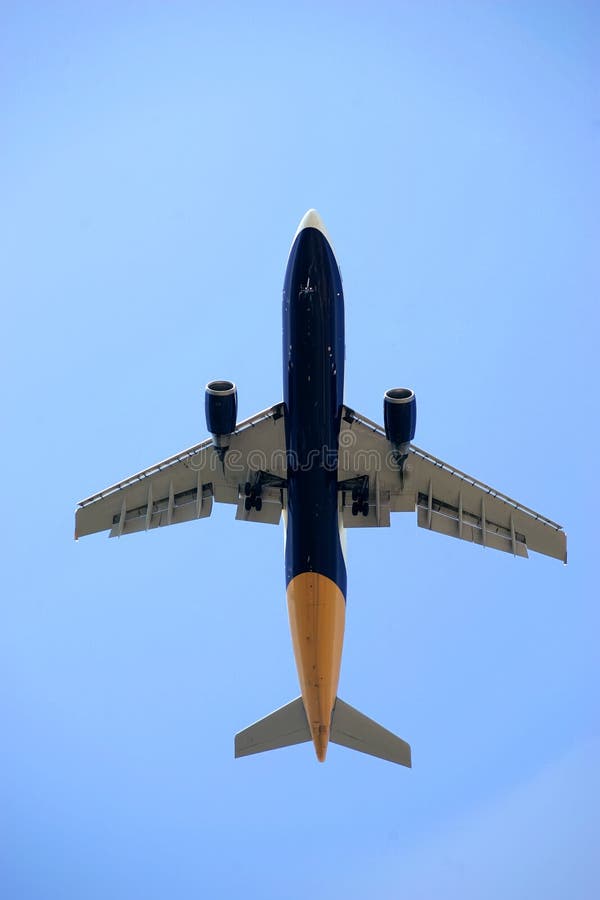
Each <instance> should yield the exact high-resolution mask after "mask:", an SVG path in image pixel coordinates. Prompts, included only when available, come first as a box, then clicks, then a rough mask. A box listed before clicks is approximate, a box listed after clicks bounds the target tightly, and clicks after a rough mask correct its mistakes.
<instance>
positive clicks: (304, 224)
mask: <svg viewBox="0 0 600 900" xmlns="http://www.w3.org/2000/svg"><path fill="white" fill-rule="evenodd" d="M304 228H316V229H317V231H321V232H323V233H324V232H325V225H324V224H323V219H322V218H321V216H320V215H319V213H318V212H317V211H316V209H309V210H308V212H306V213H304V216H303V217H302V220H301V222H300V224H299V225H298V231H302V230H303V229H304Z"/></svg>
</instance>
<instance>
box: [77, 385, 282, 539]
mask: <svg viewBox="0 0 600 900" xmlns="http://www.w3.org/2000/svg"><path fill="white" fill-rule="evenodd" d="M285 475H286V452H285V429H284V420H283V404H281V403H280V404H277V405H276V406H273V407H271V408H270V409H267V410H264V411H263V412H261V413H258V414H257V415H255V416H252V417H251V418H250V419H246V420H245V421H244V422H241V423H240V424H239V425H238V426H237V428H236V431H235V432H234V434H233V435H232V436H231V443H230V448H229V451H228V452H227V454H226V456H225V460H224V462H222V461H221V460H220V458H219V455H218V453H217V452H216V451H215V449H214V447H213V445H212V441H211V440H207V441H203V442H202V443H201V444H196V445H195V446H193V447H190V448H189V449H187V450H184V451H182V452H181V453H178V454H176V455H175V456H172V457H169V458H168V459H165V460H163V461H162V462H160V463H157V464H156V465H154V466H151V467H150V468H148V469H144V470H142V471H141V472H138V473H137V474H136V475H132V476H131V477H130V478H126V479H124V480H123V481H121V482H118V483H117V484H114V485H111V486H110V487H108V488H106V489H105V490H103V491H100V492H99V493H97V494H93V495H92V496H91V497H88V498H87V499H86V500H82V501H81V503H80V504H79V506H78V508H77V511H76V514H75V537H76V538H79V537H83V536H84V535H86V534H93V533H95V532H99V531H108V532H110V537H120V536H121V535H124V534H133V533H135V532H137V531H147V530H150V529H152V528H160V527H163V526H165V525H175V524H178V523H180V522H189V521H191V520H192V519H202V518H206V517H207V516H210V514H211V512H212V507H213V502H214V501H216V502H217V503H230V504H234V505H236V506H237V512H236V518H238V519H243V520H247V521H255V522H266V523H270V524H277V523H278V522H279V519H280V517H281V510H282V509H283V508H284V507H285V494H286V486H285ZM247 483H250V484H252V485H253V487H255V486H256V485H259V484H260V495H261V501H262V502H261V504H260V509H256V508H255V507H253V508H252V509H251V510H247V509H246V504H245V492H244V488H245V485H246V484H247Z"/></svg>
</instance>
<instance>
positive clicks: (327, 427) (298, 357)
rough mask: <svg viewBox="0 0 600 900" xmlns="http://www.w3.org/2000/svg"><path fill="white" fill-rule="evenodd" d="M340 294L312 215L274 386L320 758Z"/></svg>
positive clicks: (303, 672)
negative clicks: (280, 408)
mask: <svg viewBox="0 0 600 900" xmlns="http://www.w3.org/2000/svg"><path fill="white" fill-rule="evenodd" d="M344 355H345V344H344V295H343V290H342V279H341V275H340V270H339V267H338V264H337V261H336V258H335V254H334V252H333V249H332V247H331V244H330V242H329V240H328V238H327V235H326V232H325V229H324V226H323V223H322V222H321V220H320V218H319V216H318V215H317V213H315V212H314V210H311V211H310V212H308V213H307V214H306V216H305V217H304V219H303V220H302V222H301V223H300V227H299V229H298V232H297V234H296V237H295V238H294V242H293V244H292V248H291V250H290V256H289V259H288V265H287V270H286V275H285V282H284V288H283V390H284V402H285V406H286V415H285V427H286V445H287V452H288V470H287V483H288V490H287V511H286V545H285V569H286V585H287V601H288V611H289V617H290V629H291V633H292V642H293V645H294V654H295V658H296V666H297V668H298V677H299V681H300V687H301V691H302V698H303V701H304V707H305V710H306V715H307V719H308V722H309V726H310V730H311V735H312V738H313V742H314V745H315V750H316V752H317V756H318V758H319V759H320V760H321V761H322V760H324V759H325V754H326V751H327V744H328V741H329V728H330V722H331V714H332V709H333V705H334V703H335V699H336V695H337V686H338V680H339V673H340V662H341V654H342V643H343V635H344V622H345V607H346V564H345V560H344V553H343V546H342V545H343V534H342V527H341V518H340V512H339V501H338V487H337V481H338V441H339V432H340V423H341V414H342V402H343V386H344Z"/></svg>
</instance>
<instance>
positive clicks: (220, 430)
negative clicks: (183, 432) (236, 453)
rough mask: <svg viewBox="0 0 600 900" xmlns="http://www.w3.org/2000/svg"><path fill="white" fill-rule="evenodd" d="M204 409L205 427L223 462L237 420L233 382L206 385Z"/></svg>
mask: <svg viewBox="0 0 600 900" xmlns="http://www.w3.org/2000/svg"><path fill="white" fill-rule="evenodd" d="M205 409H206V427H207V428H208V430H209V432H210V433H211V435H212V439H213V444H214V445H215V447H216V449H217V452H218V454H219V456H220V458H221V460H223V459H224V457H225V453H226V451H227V449H228V448H229V442H230V437H231V435H232V434H233V432H234V431H235V423H236V419H237V388H236V386H235V384H234V383H233V381H209V382H208V384H207V385H206V394H205Z"/></svg>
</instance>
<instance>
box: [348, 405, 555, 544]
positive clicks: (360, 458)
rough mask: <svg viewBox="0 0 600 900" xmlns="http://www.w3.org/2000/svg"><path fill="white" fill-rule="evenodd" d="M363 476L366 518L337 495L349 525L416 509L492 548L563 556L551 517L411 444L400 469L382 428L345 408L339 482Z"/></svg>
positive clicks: (420, 518) (426, 519)
mask: <svg viewBox="0 0 600 900" xmlns="http://www.w3.org/2000/svg"><path fill="white" fill-rule="evenodd" d="M361 475H368V476H369V515H368V516H367V517H363V516H360V515H359V516H354V517H353V516H352V514H351V509H350V506H351V502H350V500H349V498H347V497H346V496H345V492H342V512H343V521H344V524H345V525H347V526H348V527H352V526H354V527H362V526H368V525H389V513H390V512H407V511H412V510H414V509H416V510H417V524H418V525H419V527H421V528H427V529H429V530H431V531H437V532H439V533H441V534H446V535H449V536H451V537H456V538H460V539H461V540H465V541H471V542H473V543H477V544H481V545H483V546H487V547H492V548H493V549H495V550H503V551H506V552H508V553H513V554H514V555H515V556H524V557H526V556H527V550H528V549H529V550H533V551H535V552H536V553H543V554H545V555H546V556H552V557H554V558H555V559H560V560H562V561H563V562H566V561H567V539H566V535H565V532H564V531H563V529H562V528H561V526H560V525H558V524H557V523H556V522H553V521H552V520H551V519H548V518H547V517H546V516H543V515H541V514H540V513H537V512H535V511H534V510H532V509H529V508H528V507H526V506H524V505H523V504H521V503H518V502H517V501H516V500H513V499H511V498H510V497H507V496H506V495H505V494H502V493H500V491H497V490H495V489H494V488H492V487H490V486H489V485H486V484H484V483H483V482H481V481H478V480H477V479H476V478H472V477H471V476H470V475H467V474H465V473H464V472H461V471H460V470H459V469H456V468H455V467H454V466H450V465H448V463H445V462H443V460H441V459H437V458H436V457H435V456H432V455H431V454H430V453H427V452H426V451H425V450H421V449H419V448H418V447H415V446H411V449H410V453H409V456H408V459H407V461H406V464H405V467H404V471H403V473H402V475H401V474H400V471H399V468H398V465H397V464H396V463H395V461H394V458H393V453H392V448H391V446H390V444H389V443H388V441H387V439H386V437H385V432H384V430H383V428H382V427H381V426H380V425H377V424H376V423H375V422H371V421H370V420H369V419H367V418H365V417H364V416H360V415H359V414H357V413H355V412H354V411H352V410H348V409H346V410H345V415H344V419H343V424H342V431H341V434H340V474H339V478H340V481H342V482H343V481H344V480H346V479H352V478H356V477H359V476H361Z"/></svg>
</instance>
